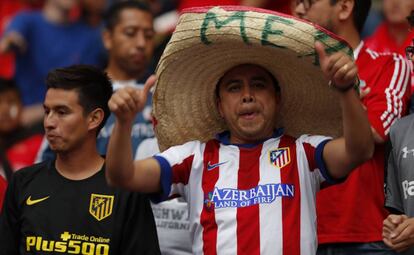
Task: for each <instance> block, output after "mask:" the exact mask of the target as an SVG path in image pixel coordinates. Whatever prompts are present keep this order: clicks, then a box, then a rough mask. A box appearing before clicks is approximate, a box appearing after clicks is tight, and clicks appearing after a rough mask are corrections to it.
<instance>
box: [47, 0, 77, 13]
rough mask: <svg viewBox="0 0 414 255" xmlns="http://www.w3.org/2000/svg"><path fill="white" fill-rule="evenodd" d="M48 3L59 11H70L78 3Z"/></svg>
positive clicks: (58, 0) (52, 0)
mask: <svg viewBox="0 0 414 255" xmlns="http://www.w3.org/2000/svg"><path fill="white" fill-rule="evenodd" d="M49 3H51V4H53V5H55V6H57V7H58V8H59V9H62V10H65V11H70V10H72V9H73V8H74V7H75V6H76V5H77V4H78V3H79V1H78V0H49Z"/></svg>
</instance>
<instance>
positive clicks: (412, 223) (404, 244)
mask: <svg viewBox="0 0 414 255" xmlns="http://www.w3.org/2000/svg"><path fill="white" fill-rule="evenodd" d="M382 236H383V240H384V243H385V244H386V245H387V246H389V247H390V248H392V249H393V250H396V251H397V252H402V251H405V250H406V249H408V248H410V247H412V246H414V218H409V217H408V216H407V215H394V214H391V215H389V216H388V217H387V218H386V219H385V220H384V224H383V229H382Z"/></svg>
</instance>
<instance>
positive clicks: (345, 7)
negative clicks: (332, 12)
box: [338, 0, 364, 21]
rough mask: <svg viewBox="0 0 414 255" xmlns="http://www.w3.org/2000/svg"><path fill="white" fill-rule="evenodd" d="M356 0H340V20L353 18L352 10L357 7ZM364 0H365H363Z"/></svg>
mask: <svg viewBox="0 0 414 255" xmlns="http://www.w3.org/2000/svg"><path fill="white" fill-rule="evenodd" d="M355 1H356V0H340V1H339V2H338V7H339V15H338V18H339V21H345V20H348V19H352V12H353V10H354V8H355ZM362 1H364V0H362Z"/></svg>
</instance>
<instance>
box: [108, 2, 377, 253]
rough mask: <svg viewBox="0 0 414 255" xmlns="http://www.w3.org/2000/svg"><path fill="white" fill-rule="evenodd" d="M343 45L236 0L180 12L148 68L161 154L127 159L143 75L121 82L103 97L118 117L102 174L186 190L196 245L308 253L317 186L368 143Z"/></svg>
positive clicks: (361, 155) (133, 185)
mask: <svg viewBox="0 0 414 255" xmlns="http://www.w3.org/2000/svg"><path fill="white" fill-rule="evenodd" d="M316 41H319V42H318V43H316V44H315V42H316ZM351 54H352V50H351V49H350V48H349V47H348V46H347V44H346V43H345V42H344V41H342V40H340V39H339V38H337V37H335V36H334V35H332V34H330V33H329V32H326V31H325V30H323V29H321V28H318V27H315V26H313V25H311V24H309V23H306V22H303V21H299V20H296V19H294V18H292V17H290V16H283V15H281V14H278V13H273V12H269V11H265V10H260V9H248V8H243V7H234V6H227V7H214V8H194V9H189V10H187V11H185V12H184V13H183V14H182V16H181V18H180V21H179V24H178V25H177V28H176V30H175V32H174V34H173V36H172V38H171V40H170V42H169V44H168V45H167V47H166V49H165V51H164V54H163V56H162V58H161V60H160V62H159V64H158V67H157V76H158V81H157V85H156V89H155V93H154V112H153V114H154V123H155V132H156V135H157V138H158V143H159V145H160V149H161V150H162V151H163V152H162V153H160V154H158V155H156V156H155V157H152V158H148V159H144V160H139V161H133V160H132V152H131V144H130V139H129V133H130V132H131V122H132V120H133V118H134V116H135V114H136V113H137V112H139V111H140V110H141V109H142V107H143V105H144V103H143V102H145V99H146V97H147V93H148V91H149V89H150V88H151V86H152V85H153V84H154V83H155V78H154V77H151V78H150V79H148V81H147V83H146V85H145V88H144V90H142V91H139V90H133V89H130V88H128V89H124V90H119V91H118V92H117V93H116V94H114V95H113V97H112V99H111V101H110V103H109V106H110V108H111V110H112V111H113V112H114V113H115V115H116V117H117V122H116V124H115V128H114V131H113V133H112V137H111V141H110V144H109V148H108V153H107V169H108V175H107V179H108V181H109V183H110V184H113V185H117V186H122V187H124V188H127V189H131V190H137V191H141V192H146V193H158V195H159V196H158V197H154V199H166V198H168V197H174V196H177V195H180V196H182V197H184V198H185V199H186V200H187V201H188V203H189V215H190V219H189V220H190V224H191V227H190V230H191V233H192V241H193V253H194V254H249V255H250V254H285V255H287V254H289V255H294V254H306V255H307V254H315V252H316V246H317V241H316V224H315V222H316V216H315V195H316V192H317V191H318V190H319V186H320V184H321V183H322V182H335V181H338V180H340V179H342V178H343V177H345V176H346V175H347V174H348V172H349V171H350V170H351V169H352V168H353V167H355V166H356V165H358V164H360V163H362V162H363V161H364V160H367V159H368V158H370V157H371V156H372V152H373V138H372V135H371V131H370V126H369V123H368V120H367V117H366V114H365V112H364V110H363V108H362V106H361V104H360V103H359V97H358V95H357V93H356V92H355V90H354V87H355V86H357V82H358V78H357V68H356V66H355V64H354V63H353V61H352V59H351V57H350V55H351ZM282 127H283V128H282ZM338 130H339V132H338ZM342 130H343V131H342ZM305 133H312V134H317V135H318V136H309V135H302V134H305ZM319 135H330V136H334V137H336V138H334V139H331V138H328V137H325V136H319ZM338 137H339V138H338ZM180 144H181V145H180Z"/></svg>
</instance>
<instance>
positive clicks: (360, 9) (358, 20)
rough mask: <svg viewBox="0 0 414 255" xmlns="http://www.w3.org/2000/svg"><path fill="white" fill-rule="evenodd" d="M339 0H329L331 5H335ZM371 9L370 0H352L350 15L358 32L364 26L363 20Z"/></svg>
mask: <svg viewBox="0 0 414 255" xmlns="http://www.w3.org/2000/svg"><path fill="white" fill-rule="evenodd" d="M338 1H340V0H331V5H335V4H336V3H337V2H338ZM370 9H371V0H354V9H353V10H352V17H353V20H354V24H355V26H356V28H357V30H358V32H359V33H361V32H362V29H363V28H364V24H365V21H366V20H367V18H368V14H369V10H370Z"/></svg>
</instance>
